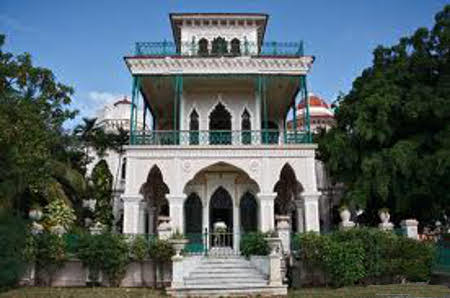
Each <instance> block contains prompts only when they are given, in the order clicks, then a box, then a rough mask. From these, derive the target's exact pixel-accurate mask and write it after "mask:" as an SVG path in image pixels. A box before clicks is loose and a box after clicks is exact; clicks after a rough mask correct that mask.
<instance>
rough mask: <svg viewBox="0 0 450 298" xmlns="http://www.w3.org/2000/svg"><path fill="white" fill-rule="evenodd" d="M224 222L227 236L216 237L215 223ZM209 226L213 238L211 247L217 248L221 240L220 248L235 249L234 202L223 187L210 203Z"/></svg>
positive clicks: (216, 192) (215, 193)
mask: <svg viewBox="0 0 450 298" xmlns="http://www.w3.org/2000/svg"><path fill="white" fill-rule="evenodd" d="M220 221H222V222H224V223H225V224H226V226H227V231H226V232H223V233H224V234H226V235H220V236H218V235H214V234H215V233H214V232H215V231H214V223H216V222H220ZM209 224H210V227H209V229H210V231H211V232H212V235H213V237H211V245H212V246H217V242H218V241H217V240H218V239H219V238H220V245H219V246H229V247H233V235H232V233H233V200H232V199H231V196H230V194H229V193H228V191H226V190H225V188H223V187H219V188H218V189H217V190H216V191H215V192H214V194H213V195H212V197H211V201H210V203H209Z"/></svg>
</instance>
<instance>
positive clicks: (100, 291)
mask: <svg viewBox="0 0 450 298" xmlns="http://www.w3.org/2000/svg"><path fill="white" fill-rule="evenodd" d="M163 296H165V295H164V293H163V292H162V291H158V290H153V289H144V288H39V287H25V288H18V289H14V290H11V291H8V292H6V293H2V294H0V297H1V298H7V297H8V298H10V297H14V298H16V297H18V298H20V297H23V298H25V297H27V298H28V297H33V298H56V297H58V298H69V297H70V298H72V297H73V298H88V297H89V298H90V297H96V298H103V297H104V298H106V297H108V298H109V297H124V298H125V297H126V298H135V297H136V298H137V297H140V298H144V297H148V298H150V297H163ZM289 297H302V298H310V297H311V298H316V297H317V298H318V297H320V298H334V297H349V298H353V297H358V298H369V297H380V298H394V297H395V298H413V297H421V298H422V297H433V298H438V297H450V289H449V288H447V287H444V286H431V285H382V286H367V287H348V288H339V289H331V288H305V289H300V290H290V291H289Z"/></svg>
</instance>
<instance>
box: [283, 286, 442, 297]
mask: <svg viewBox="0 0 450 298" xmlns="http://www.w3.org/2000/svg"><path fill="white" fill-rule="evenodd" d="M289 297H302V298H303V297H305V298H306V297H308V298H309V297H314V298H316V297H317V298H318V297H321V298H322V297H324V298H332V297H350V298H353V297H358V298H366V297H367V298H368V297H380V298H394V297H395V298H406V297H408V298H413V297H421V298H422V297H433V298H434V297H436V298H437V297H450V289H449V288H448V287H444V286H431V285H382V286H367V287H348V288H339V289H332V288H328V289H327V288H310V289H301V290H292V291H289Z"/></svg>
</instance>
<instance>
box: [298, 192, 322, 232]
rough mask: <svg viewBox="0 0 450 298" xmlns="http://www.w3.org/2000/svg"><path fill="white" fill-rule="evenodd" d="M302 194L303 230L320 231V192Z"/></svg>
mask: <svg viewBox="0 0 450 298" xmlns="http://www.w3.org/2000/svg"><path fill="white" fill-rule="evenodd" d="M302 196H303V200H304V204H305V231H306V232H310V231H313V232H320V219H319V197H320V193H311V194H303V195H302Z"/></svg>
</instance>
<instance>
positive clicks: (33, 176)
mask: <svg viewBox="0 0 450 298" xmlns="http://www.w3.org/2000/svg"><path fill="white" fill-rule="evenodd" d="M4 40H5V37H4V36H3V35H0V204H1V206H3V207H8V208H10V207H13V206H14V205H19V207H20V204H21V203H22V200H21V199H23V195H24V193H25V192H27V190H29V189H30V186H34V187H37V186H42V185H45V184H46V183H47V181H48V180H49V179H50V177H51V165H50V163H49V161H50V160H51V159H52V155H53V149H54V148H55V147H56V146H57V144H58V143H60V140H61V135H62V131H63V129H62V124H63V123H64V121H65V120H67V119H70V118H73V117H74V116H75V114H76V112H74V111H71V110H69V109H68V105H69V104H70V101H71V99H70V96H71V94H72V92H73V90H72V88H70V87H68V86H65V85H63V84H61V83H58V82H57V81H56V80H55V77H54V75H53V73H52V72H51V71H50V70H49V69H46V68H42V67H36V66H33V64H32V62H31V57H30V55H29V54H21V55H17V56H15V55H13V54H11V53H8V52H4V51H3V49H2V47H3V44H4ZM16 207H17V206H16Z"/></svg>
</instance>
